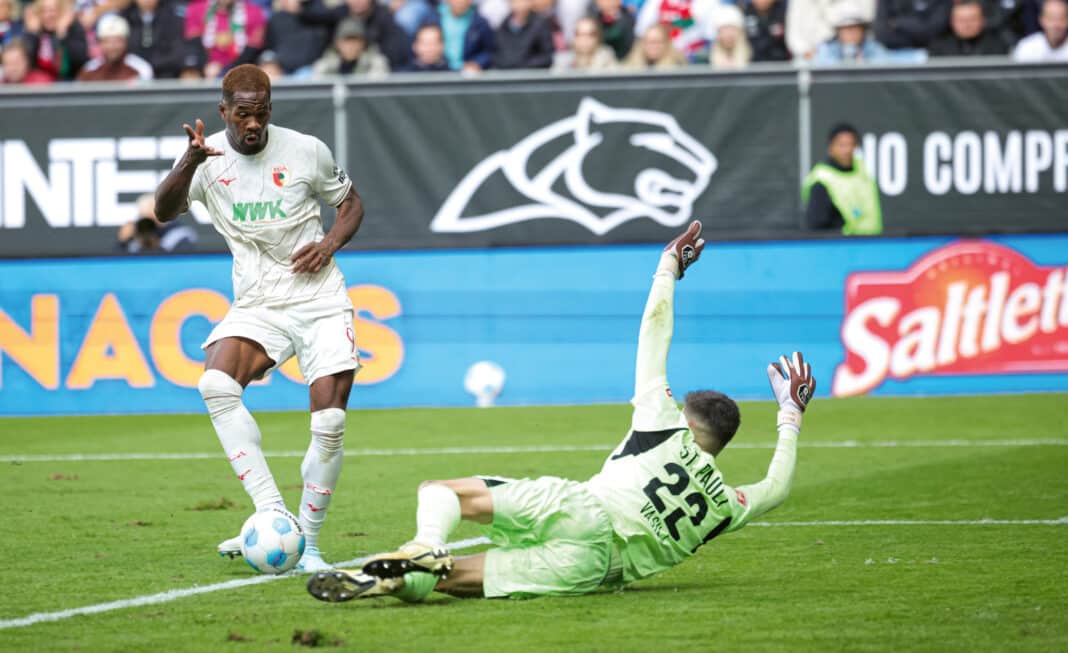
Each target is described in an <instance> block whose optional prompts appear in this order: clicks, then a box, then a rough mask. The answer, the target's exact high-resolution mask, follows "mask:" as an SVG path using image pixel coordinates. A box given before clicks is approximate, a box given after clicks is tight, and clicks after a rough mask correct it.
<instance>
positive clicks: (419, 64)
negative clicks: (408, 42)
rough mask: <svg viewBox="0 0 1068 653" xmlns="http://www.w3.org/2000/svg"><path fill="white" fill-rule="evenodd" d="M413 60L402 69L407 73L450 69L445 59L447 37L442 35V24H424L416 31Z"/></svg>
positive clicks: (413, 42)
mask: <svg viewBox="0 0 1068 653" xmlns="http://www.w3.org/2000/svg"><path fill="white" fill-rule="evenodd" d="M412 52H413V53H414V54H415V57H414V58H413V59H412V62H411V63H410V64H408V65H407V66H405V67H404V68H403V69H401V71H400V72H406V73H436V72H447V71H449V70H450V68H449V62H448V60H446V59H445V39H444V37H442V35H441V26H440V25H438V24H437V23H430V24H427V25H423V26H422V27H420V28H419V31H418V32H416V33H415V40H414V41H412Z"/></svg>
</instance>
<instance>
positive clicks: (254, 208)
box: [230, 200, 286, 222]
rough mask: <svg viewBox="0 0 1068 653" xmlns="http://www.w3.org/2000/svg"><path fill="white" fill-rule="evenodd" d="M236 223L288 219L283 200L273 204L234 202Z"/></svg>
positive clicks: (275, 201) (233, 218)
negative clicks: (283, 208)
mask: <svg viewBox="0 0 1068 653" xmlns="http://www.w3.org/2000/svg"><path fill="white" fill-rule="evenodd" d="M233 207H234V209H233V215H232V216H231V218H230V219H231V220H233V221H234V222H260V221H264V220H281V219H283V218H285V217H286V213H285V211H283V210H282V200H274V201H273V202H234V205H233Z"/></svg>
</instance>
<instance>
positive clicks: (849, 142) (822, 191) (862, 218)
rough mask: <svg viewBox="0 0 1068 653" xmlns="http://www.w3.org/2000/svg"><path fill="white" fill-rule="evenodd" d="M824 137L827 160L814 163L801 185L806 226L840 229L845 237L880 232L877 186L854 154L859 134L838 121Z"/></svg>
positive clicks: (858, 141) (880, 218)
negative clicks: (827, 135) (825, 137)
mask: <svg viewBox="0 0 1068 653" xmlns="http://www.w3.org/2000/svg"><path fill="white" fill-rule="evenodd" d="M827 140H828V142H827V160H826V161H824V162H822V163H817V164H816V165H815V166H813V168H812V172H810V173H809V174H808V176H807V177H806V178H805V182H804V185H803V186H802V188H801V203H802V204H803V205H805V207H806V208H805V222H806V224H807V225H808V228H809V229H841V231H842V234H844V235H846V236H864V235H876V234H880V233H882V231H883V215H882V208H881V206H880V204H879V187H878V185H877V184H876V183H875V181H874V180H873V179H872V178H871V176H870V175H869V174H868V168H867V166H866V165H865V164H864V161H863V159H861V158H860V157H858V156H857V155H856V150H857V145H859V144H860V134H859V133H858V132H857V130H856V128H855V127H853V126H852V125H850V124H847V123H841V124H838V125H835V126H834V127H833V128H832V129H831V134H830V138H828V139H827Z"/></svg>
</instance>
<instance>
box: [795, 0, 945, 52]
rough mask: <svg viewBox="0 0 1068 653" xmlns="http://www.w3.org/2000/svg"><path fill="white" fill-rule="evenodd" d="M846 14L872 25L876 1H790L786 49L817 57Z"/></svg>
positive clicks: (942, 0) (941, 0)
mask: <svg viewBox="0 0 1068 653" xmlns="http://www.w3.org/2000/svg"><path fill="white" fill-rule="evenodd" d="M883 1H891V0H880V4H881V3H882V2H883ZM933 1H934V2H944V1H947V0H933ZM845 11H850V12H852V13H855V14H859V15H860V16H863V17H864V18H866V19H867V22H869V23H870V22H871V19H872V18H873V17H874V16H875V0H789V2H787V4H786V46H787V47H788V48H789V49H790V52H792V53H793V56H794V57H795V58H799V59H811V58H812V57H814V56H816V50H817V49H819V47H820V45H822V44H823V43H824V42H826V41H829V40H831V39H832V38H834V22H835V18H836V17H837V16H839V15H840V13H841V12H845Z"/></svg>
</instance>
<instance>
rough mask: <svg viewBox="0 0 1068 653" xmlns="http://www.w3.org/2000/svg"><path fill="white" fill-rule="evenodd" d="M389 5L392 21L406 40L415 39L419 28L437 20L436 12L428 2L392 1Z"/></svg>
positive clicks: (417, 0) (420, 0) (411, 0)
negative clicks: (391, 11)
mask: <svg viewBox="0 0 1068 653" xmlns="http://www.w3.org/2000/svg"><path fill="white" fill-rule="evenodd" d="M389 5H390V9H392V10H393V20H394V21H396V23H397V25H399V26H400V28H401V29H402V30H404V33H405V34H407V35H408V38H415V35H416V33H417V32H418V31H419V28H420V27H422V26H423V25H427V24H429V23H436V22H437V20H438V15H437V12H436V11H435V10H434V7H432V6H431V4H430V2H429V1H428V0H392V2H390V3H389Z"/></svg>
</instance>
